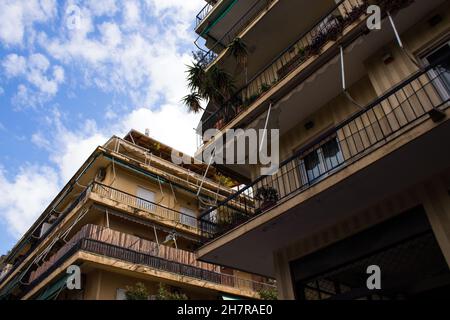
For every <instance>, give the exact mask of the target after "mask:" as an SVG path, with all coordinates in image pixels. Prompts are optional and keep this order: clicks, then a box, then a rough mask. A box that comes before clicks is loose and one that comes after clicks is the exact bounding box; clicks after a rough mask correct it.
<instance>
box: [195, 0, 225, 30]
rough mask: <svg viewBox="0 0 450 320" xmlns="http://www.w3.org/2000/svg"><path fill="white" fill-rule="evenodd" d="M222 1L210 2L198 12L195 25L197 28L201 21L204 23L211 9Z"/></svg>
mask: <svg viewBox="0 0 450 320" xmlns="http://www.w3.org/2000/svg"><path fill="white" fill-rule="evenodd" d="M219 2H220V0H217V1H215V2H212V1H211V2H208V3H207V4H206V5H205V6H204V7H203V8H202V10H200V12H199V13H198V14H197V16H196V17H195V27H196V28H197V27H198V26H199V25H200V23H202V21H203V19H205V18H206V17H207V16H208V14H209V13H210V12H211V10H212V9H213V8H214V7H215V6H216V5H217V4H218V3H219Z"/></svg>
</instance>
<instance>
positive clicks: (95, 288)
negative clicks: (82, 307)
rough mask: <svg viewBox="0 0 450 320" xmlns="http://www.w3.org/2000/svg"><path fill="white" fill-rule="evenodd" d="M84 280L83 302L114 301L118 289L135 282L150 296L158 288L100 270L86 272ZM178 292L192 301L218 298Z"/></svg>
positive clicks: (153, 283) (152, 283)
mask: <svg viewBox="0 0 450 320" xmlns="http://www.w3.org/2000/svg"><path fill="white" fill-rule="evenodd" d="M86 279H87V286H86V288H85V292H84V299H85V300H116V296H117V290H118V289H126V287H127V286H134V285H135V284H136V283H137V282H142V283H143V284H144V285H145V286H146V288H147V290H148V291H149V294H150V295H156V294H157V292H158V288H159V282H158V281H146V280H142V279H138V278H133V277H129V276H125V275H122V274H119V273H113V272H109V271H105V270H100V269H95V270H92V271H90V272H88V273H87V274H86ZM166 285H167V286H170V285H169V284H166ZM179 290H180V292H183V293H184V294H186V295H187V296H188V298H189V299H193V300H211V299H217V298H218V296H219V294H218V293H216V292H213V291H207V290H201V289H200V290H193V289H191V288H180V289H179Z"/></svg>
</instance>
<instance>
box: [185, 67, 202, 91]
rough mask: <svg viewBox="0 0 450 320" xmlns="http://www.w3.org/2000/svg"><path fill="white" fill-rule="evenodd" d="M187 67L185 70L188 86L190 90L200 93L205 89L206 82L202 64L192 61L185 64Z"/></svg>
mask: <svg viewBox="0 0 450 320" xmlns="http://www.w3.org/2000/svg"><path fill="white" fill-rule="evenodd" d="M187 67H188V69H187V71H186V73H187V74H188V75H187V81H188V87H189V88H190V89H191V91H192V92H198V93H200V94H201V95H203V94H202V93H204V91H205V84H206V72H205V69H204V68H203V66H202V65H201V64H200V63H198V62H197V63H194V64H193V65H191V66H187Z"/></svg>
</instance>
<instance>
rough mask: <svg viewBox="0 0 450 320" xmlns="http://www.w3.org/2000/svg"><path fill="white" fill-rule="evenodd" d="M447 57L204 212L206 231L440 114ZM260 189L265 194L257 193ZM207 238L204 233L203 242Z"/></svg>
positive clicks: (234, 221)
mask: <svg viewBox="0 0 450 320" xmlns="http://www.w3.org/2000/svg"><path fill="white" fill-rule="evenodd" d="M448 60H449V57H446V60H445V62H444V64H436V65H434V66H428V67H426V68H425V69H424V70H422V71H419V72H417V73H415V74H414V75H412V76H411V77H409V78H408V79H406V80H405V81H403V82H402V83H400V84H398V85H397V86H395V87H394V88H393V89H391V90H389V91H388V92H387V93H386V94H384V95H383V96H381V97H380V98H378V99H376V100H375V101H373V102H372V103H370V104H369V105H368V106H366V107H365V108H363V109H362V110H361V111H360V112H357V113H356V114H354V115H353V116H351V117H350V118H349V119H347V120H346V121H344V122H342V123H341V124H339V125H338V126H336V127H334V128H333V129H331V130H329V131H327V132H325V133H324V134H323V135H321V136H320V137H319V138H318V139H316V140H314V141H313V142H312V143H310V144H308V145H306V146H304V147H303V148H301V150H299V151H298V152H296V153H295V154H294V155H293V156H292V157H290V158H289V159H287V160H285V161H283V162H282V163H281V164H280V167H279V170H278V172H277V173H276V174H275V175H273V176H261V177H259V178H258V179H257V180H255V181H254V182H252V183H251V184H249V185H247V186H246V187H245V188H243V189H241V190H240V191H239V192H236V193H235V194H234V195H232V196H230V197H229V198H228V199H227V200H225V201H222V202H221V203H219V204H218V205H217V206H216V207H214V208H212V209H211V210H208V211H206V212H205V213H204V214H202V216H201V221H202V223H203V222H205V223H207V224H211V223H213V224H214V225H215V228H212V229H211V228H210V230H212V231H215V234H214V236H213V238H214V237H217V236H219V235H221V234H223V233H225V232H227V231H229V230H231V229H232V228H234V227H236V226H238V225H240V224H242V223H244V222H246V221H248V220H249V219H252V218H253V217H255V216H257V215H259V214H261V213H264V212H266V211H268V210H269V209H270V208H271V207H273V206H274V205H276V204H277V203H280V202H282V201H283V200H284V199H286V198H287V197H289V196H291V195H293V194H296V193H298V192H302V191H304V190H306V189H308V188H310V187H311V186H312V185H314V184H315V183H317V182H319V181H321V180H323V179H325V178H326V177H327V176H330V175H331V174H333V173H335V172H337V171H339V170H341V169H342V168H344V167H345V166H346V165H348V164H350V163H352V162H354V161H355V160H357V159H359V158H360V157H363V156H364V155H366V154H368V153H370V152H371V151H372V150H374V149H376V148H378V147H380V146H382V145H384V144H386V143H387V142H388V141H389V140H390V139H392V138H394V137H395V136H396V135H399V134H401V133H402V130H404V129H407V128H408V127H409V126H411V125H413V124H414V123H416V122H418V121H419V120H420V119H422V118H424V117H425V116H426V115H428V114H429V115H430V116H432V117H433V116H435V115H436V113H437V114H440V112H439V111H438V109H437V108H440V107H447V106H448V101H449V93H450V88H449V82H448V79H449V78H450V74H449V70H448ZM441 62H442V61H441ZM262 191H265V192H262ZM264 193H265V194H266V195H267V194H270V195H271V196H270V197H266V198H264V197H260V196H258V195H261V194H263V195H264ZM243 195H245V197H243ZM248 199H251V200H252V201H248ZM243 200H244V201H245V203H243ZM210 236H211V234H205V236H204V238H205V241H208V237H210Z"/></svg>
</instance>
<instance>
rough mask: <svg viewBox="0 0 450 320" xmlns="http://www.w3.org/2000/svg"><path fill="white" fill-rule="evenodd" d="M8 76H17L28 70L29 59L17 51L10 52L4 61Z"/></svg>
mask: <svg viewBox="0 0 450 320" xmlns="http://www.w3.org/2000/svg"><path fill="white" fill-rule="evenodd" d="M2 66H3V68H4V70H5V74H6V76H7V77H17V76H19V75H22V74H24V73H25V71H26V67H27V61H26V59H25V58H24V57H22V56H19V55H17V54H15V53H12V54H9V55H7V56H6V58H5V59H4V60H3V62H2Z"/></svg>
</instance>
